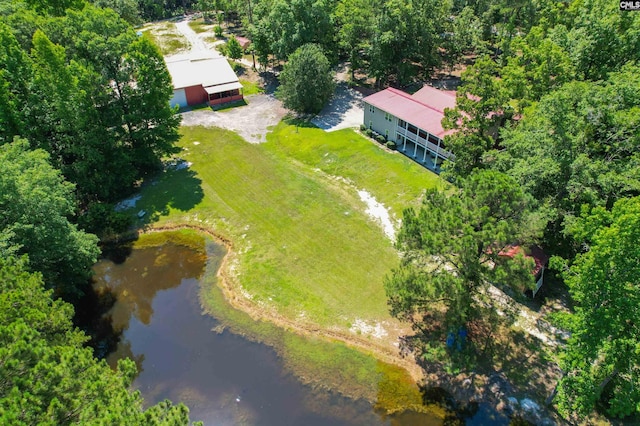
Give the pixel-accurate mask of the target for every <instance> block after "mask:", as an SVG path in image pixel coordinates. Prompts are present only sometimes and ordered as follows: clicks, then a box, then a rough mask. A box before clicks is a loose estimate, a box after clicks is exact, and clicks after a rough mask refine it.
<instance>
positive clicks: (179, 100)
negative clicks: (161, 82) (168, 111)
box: [169, 89, 188, 108]
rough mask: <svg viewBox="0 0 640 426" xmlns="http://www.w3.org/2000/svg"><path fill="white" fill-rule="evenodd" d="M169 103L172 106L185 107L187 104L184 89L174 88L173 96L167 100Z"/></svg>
mask: <svg viewBox="0 0 640 426" xmlns="http://www.w3.org/2000/svg"><path fill="white" fill-rule="evenodd" d="M169 104H170V105H171V107H172V108H173V107H175V106H176V105H177V106H178V107H180V108H184V107H186V106H187V105H188V104H187V94H186V93H185V91H184V89H175V90H174V91H173V97H172V98H171V100H170V101H169Z"/></svg>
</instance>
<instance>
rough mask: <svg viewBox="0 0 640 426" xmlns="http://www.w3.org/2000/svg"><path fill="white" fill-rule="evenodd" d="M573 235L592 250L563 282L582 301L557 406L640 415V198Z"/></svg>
mask: <svg viewBox="0 0 640 426" xmlns="http://www.w3.org/2000/svg"><path fill="white" fill-rule="evenodd" d="M573 228H574V231H575V232H576V233H577V236H579V237H580V238H581V239H582V240H583V241H585V243H586V245H587V246H588V250H587V252H586V253H583V254H580V255H578V256H577V257H576V259H575V262H574V263H573V265H572V266H571V268H570V269H569V270H568V271H567V272H566V273H565V274H564V278H565V282H566V283H567V284H568V286H569V290H570V292H571V295H572V296H573V298H574V300H575V301H576V305H577V306H576V309H575V313H574V315H573V317H572V318H571V322H570V324H571V328H572V330H571V331H572V335H571V339H570V340H569V342H568V345H567V347H566V349H565V351H564V354H563V356H562V368H563V370H564V371H565V375H564V377H563V378H562V380H561V381H560V384H559V388H558V394H557V402H558V406H559V408H560V410H561V412H563V413H564V414H565V415H566V416H568V417H572V416H574V415H576V416H578V417H582V416H585V415H587V414H589V413H590V412H591V411H592V410H593V409H594V408H595V405H596V403H597V402H598V401H601V402H602V406H603V407H605V410H606V411H607V413H608V414H609V415H611V416H614V417H624V416H628V415H631V414H637V413H638V412H640V408H639V407H640V371H639V370H638V366H639V365H640V338H639V336H640V246H639V245H638V241H639V240H640V198H639V197H635V198H630V199H621V200H619V201H618V202H616V204H615V205H614V206H613V209H612V210H611V211H607V210H605V209H604V208H602V207H598V208H595V209H594V210H593V211H591V212H590V213H589V214H586V215H584V216H583V217H582V218H581V219H580V220H579V221H578V222H577V223H576V224H575V225H574V227H573Z"/></svg>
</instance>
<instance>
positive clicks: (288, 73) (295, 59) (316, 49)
mask: <svg viewBox="0 0 640 426" xmlns="http://www.w3.org/2000/svg"><path fill="white" fill-rule="evenodd" d="M334 88H335V83H334V81H333V77H332V76H331V66H330V65H329V61H328V60H327V57H326V56H324V53H323V52H322V49H321V48H320V46H318V45H317V44H305V45H304V46H302V47H300V48H299V49H297V50H296V51H295V52H294V53H293V54H292V55H291V56H290V57H289V61H288V62H287V63H286V64H285V66H284V69H283V70H282V73H281V74H280V87H279V88H278V92H277V94H278V96H279V97H280V98H281V99H282V101H283V103H284V106H285V107H287V108H289V109H292V110H294V111H296V112H301V113H318V112H320V110H321V109H322V107H323V106H324V104H325V103H326V102H327V101H328V100H329V98H330V97H331V96H332V95H333V91H334Z"/></svg>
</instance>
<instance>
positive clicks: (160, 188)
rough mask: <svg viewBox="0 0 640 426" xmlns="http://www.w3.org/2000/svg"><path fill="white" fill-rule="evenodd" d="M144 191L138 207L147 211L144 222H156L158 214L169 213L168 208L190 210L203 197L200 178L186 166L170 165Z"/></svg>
mask: <svg viewBox="0 0 640 426" xmlns="http://www.w3.org/2000/svg"><path fill="white" fill-rule="evenodd" d="M178 164H184V163H178ZM144 192H145V193H144V197H143V200H142V201H141V203H140V208H142V209H143V210H144V211H146V212H147V214H146V216H145V217H144V218H143V220H144V222H145V223H151V222H156V221H157V220H158V219H159V218H160V216H164V215H167V214H169V210H170V209H175V210H179V211H182V212H185V211H188V210H191V209H192V208H194V207H195V206H196V205H197V204H198V203H200V202H201V201H202V199H203V198H204V192H203V190H202V180H201V179H200V178H198V177H197V176H196V172H194V171H193V170H191V169H189V168H187V167H171V168H168V169H167V170H165V171H164V172H161V173H160V174H159V176H157V177H156V178H155V179H154V180H153V181H152V182H151V183H150V184H149V186H148V187H147V188H146V189H145V191H144Z"/></svg>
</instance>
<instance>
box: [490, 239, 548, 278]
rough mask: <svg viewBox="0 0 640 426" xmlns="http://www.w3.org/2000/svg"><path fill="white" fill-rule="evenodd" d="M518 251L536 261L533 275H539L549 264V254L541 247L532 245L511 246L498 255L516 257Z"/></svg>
mask: <svg viewBox="0 0 640 426" xmlns="http://www.w3.org/2000/svg"><path fill="white" fill-rule="evenodd" d="M518 253H522V254H523V255H524V257H527V258H531V259H533V260H534V262H535V263H536V266H535V268H534V269H533V271H532V272H533V275H537V274H538V272H540V270H541V269H542V268H543V267H544V266H545V265H546V264H547V262H548V261H549V255H547V254H546V253H545V252H544V251H543V250H542V249H541V248H540V247H538V246H531V247H527V248H526V249H524V248H522V247H521V246H517V245H514V246H509V247H508V248H506V249H504V250H502V251H501V252H500V253H498V256H506V257H509V258H512V259H513V258H514V257H515V256H516V255H517V254H518Z"/></svg>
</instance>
